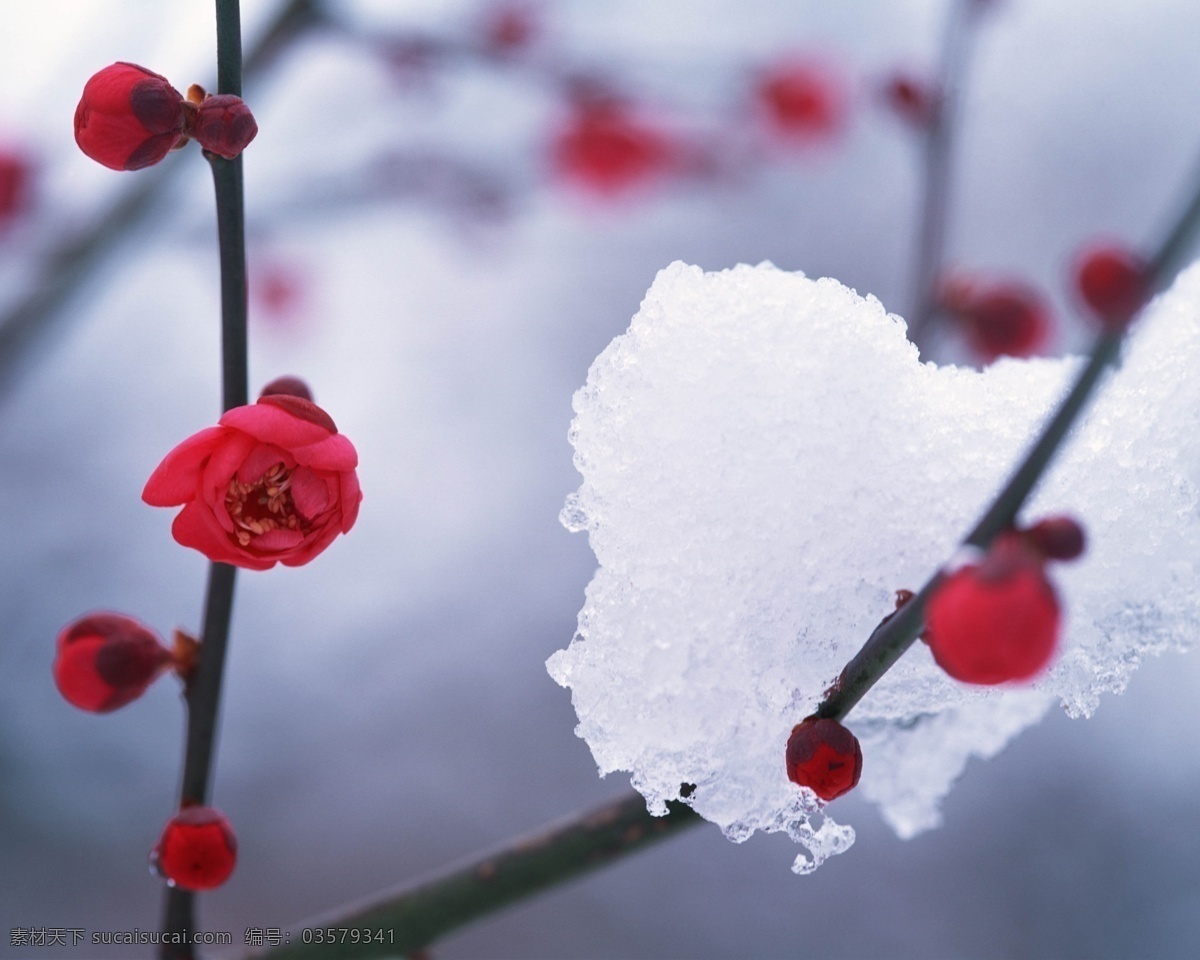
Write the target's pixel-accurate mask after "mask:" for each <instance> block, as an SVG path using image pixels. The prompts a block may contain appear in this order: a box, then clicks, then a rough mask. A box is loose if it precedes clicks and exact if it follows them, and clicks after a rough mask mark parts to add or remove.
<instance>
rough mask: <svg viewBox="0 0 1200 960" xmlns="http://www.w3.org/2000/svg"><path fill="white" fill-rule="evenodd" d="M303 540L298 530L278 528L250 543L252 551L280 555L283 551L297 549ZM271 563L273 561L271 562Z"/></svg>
mask: <svg viewBox="0 0 1200 960" xmlns="http://www.w3.org/2000/svg"><path fill="white" fill-rule="evenodd" d="M303 540H304V534H302V533H301V532H300V531H299V530H288V529H285V528H283V527H280V528H278V529H276V530H268V531H267V532H266V533H264V534H262V535H261V536H258V537H255V538H254V540H253V541H252V543H253V544H254V549H255V550H257V551H260V552H268V551H269V552H270V553H281V552H283V551H284V550H293V549H295V548H296V547H298V546H299V545H300V544H301V542H303ZM271 562H272V563H274V562H275V561H274V560H272V561H271Z"/></svg>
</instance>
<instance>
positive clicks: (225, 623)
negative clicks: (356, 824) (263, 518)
mask: <svg viewBox="0 0 1200 960" xmlns="http://www.w3.org/2000/svg"><path fill="white" fill-rule="evenodd" d="M216 8H217V78H218V79H217V92H218V93H230V94H234V95H235V96H240V95H241V92H242V34H241V29H242V28H241V11H240V8H239V0H216ZM205 157H206V159H207V160H208V162H209V164H210V165H211V166H212V173H213V186H214V190H215V193H216V201H217V240H218V246H219V250H220V263H221V370H222V409H223V410H229V409H230V408H232V407H239V406H242V405H244V404H245V403H247V402H248V398H249V385H248V378H247V353H248V351H247V343H246V236H245V234H246V230H245V203H244V195H243V178H242V158H241V157H237V158H235V159H233V160H225V159H223V158H222V157H218V156H215V155H213V154H210V153H205ZM236 573H237V570H236V568H235V567H232V566H229V565H228V564H224V563H214V564H212V565H211V567H210V568H209V578H208V596H207V599H206V600H205V612H204V634H203V638H202V642H201V645H200V662H199V664H198V666H197V669H196V675H195V677H194V679H193V681H192V682H191V684H190V685H189V686H188V691H187V708H188V725H187V747H186V750H185V754H184V770H183V784H182V788H181V790H180V804H179V805H180V807H186V806H192V805H198V804H206V803H207V802H208V799H209V796H210V793H211V779H212V761H213V755H214V753H215V750H216V736H217V719H218V715H219V708H220V702H221V681H222V678H223V675H224V670H225V651H226V648H227V645H228V640H229V625H230V620H231V618H232V616H233V588H234V582H235V574H236ZM194 912H195V911H194V895H193V894H192V893H190V892H189V891H186V890H183V889H180V888H179V887H170V888H168V890H167V896H166V903H165V907H164V917H163V927H164V930H165V931H167V932H168V933H171V934H177V933H183V932H185V931H189V930H192V929H194V928H195V917H194ZM171 939H175V938H174V937H172V938H171ZM182 939H184V940H186V939H187V938H186V937H183V938H182ZM194 955H195V954H194V951H193V950H192V945H191V944H189V943H179V944H176V943H169V944H163V947H162V953H161V956H162V957H163V958H164V960H191V958H192V957H193V956H194Z"/></svg>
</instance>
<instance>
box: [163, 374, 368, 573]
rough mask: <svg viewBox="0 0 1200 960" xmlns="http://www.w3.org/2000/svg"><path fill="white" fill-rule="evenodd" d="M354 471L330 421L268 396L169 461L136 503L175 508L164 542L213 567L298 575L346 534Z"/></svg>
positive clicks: (287, 399) (296, 401)
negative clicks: (171, 540)
mask: <svg viewBox="0 0 1200 960" xmlns="http://www.w3.org/2000/svg"><path fill="white" fill-rule="evenodd" d="M357 466H358V454H357V452H356V451H355V449H354V445H353V444H352V443H351V442H350V441H349V440H348V439H346V437H344V436H342V434H340V433H338V432H337V426H336V425H335V424H334V422H333V419H332V418H331V417H330V416H329V414H327V413H326V412H325V411H324V410H322V409H321V408H320V407H318V406H317V405H316V404H315V403H313V402H312V401H310V400H306V399H304V398H302V397H298V396H291V395H288V394H268V395H267V396H263V397H260V398H259V400H258V402H257V403H254V404H249V405H247V406H244V407H235V408H234V409H232V410H229V411H227V412H226V413H225V415H224V416H222V417H221V419H220V421H219V422H218V425H217V426H215V427H207V428H206V429H204V430H201V431H200V432H199V433H197V434H194V435H193V436H191V437H189V438H188V439H187V440H184V441H183V442H182V443H181V444H179V445H178V446H177V447H176V448H175V449H174V450H172V451H171V452H170V453H168V454H167V456H166V457H165V458H164V459H163V461H162V463H160V464H159V465H158V467H157V468H156V469H155V471H154V473H153V474H151V476H150V479H149V480H148V481H147V482H146V488H145V490H143V491H142V499H143V500H144V501H145V502H146V503H148V504H150V505H151V506H156V507H174V506H180V505H182V506H183V510H182V511H181V512H180V513H179V515H178V516H177V517H176V518H175V522H174V524H173V525H172V527H171V533H172V535H173V536H174V537H175V539H176V540H177V541H178V542H179V543H181V544H182V545H183V546H185V547H192V548H193V549H196V550H199V551H200V552H201V553H203V554H204V555H205V556H206V557H208V558H209V559H210V560H212V561H214V562H218V563H231V564H233V565H234V566H238V567H246V568H248V569H251V570H268V569H270V568H271V567H273V566H275V564H276V563H283V564H284V565H285V566H289V567H298V566H301V565H302V564H305V563H308V561H310V560H311V559H312V558H313V557H315V556H316V555H317V554H319V553H321V551H323V550H324V549H325V548H326V547H328V546H329V544H330V543H331V542H332V541H333V539H334V538H335V537H336V536H337V535H338V534H339V533H347V532H349V530H350V528H351V527H352V526H354V521H355V520H356V519H357V517H358V506H359V502H360V501H361V500H362V493H361V491H360V490H359V486H358V475H357V474H356V473H355V467H357Z"/></svg>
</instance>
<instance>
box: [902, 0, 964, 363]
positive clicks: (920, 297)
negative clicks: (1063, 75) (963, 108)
mask: <svg viewBox="0 0 1200 960" xmlns="http://www.w3.org/2000/svg"><path fill="white" fill-rule="evenodd" d="M978 8H979V2H978V0H952V2H951V4H950V9H949V11H948V13H947V19H946V26H945V29H944V32H943V34H942V51H941V61H940V63H939V65H938V76H937V86H936V89H935V96H934V101H933V113H932V116H931V118H930V122H929V126H928V128H927V130H926V133H925V141H924V145H923V146H924V157H923V162H922V169H921V209H920V215H919V221H918V226H917V246H916V251H915V254H914V262H913V276H912V292H911V294H910V296H911V297H912V306H911V309H910V311H909V314H908V336H909V339H911V340H912V341H913V342H914V343H916V344H920V343H921V340H922V338H923V337H924V336H925V335H926V333H927V332H928V329H929V325H930V324H931V323H932V322H933V319H934V317H935V316H936V314H937V283H938V277H939V275H940V274H941V272H942V262H943V259H944V256H945V247H946V222H947V219H948V211H949V206H950V203H949V200H950V186H951V169H952V164H951V152H952V150H953V146H954V134H955V124H956V122H957V119H958V101H959V87H960V84H961V82H962V76H963V73H964V72H965V70H966V63H967V55H968V52H969V51H968V43H969V41H970V39H971V30H972V27H973V26H974V23H975V20H976V18H977V17H978V15H979V13H980V11H979V9H978Z"/></svg>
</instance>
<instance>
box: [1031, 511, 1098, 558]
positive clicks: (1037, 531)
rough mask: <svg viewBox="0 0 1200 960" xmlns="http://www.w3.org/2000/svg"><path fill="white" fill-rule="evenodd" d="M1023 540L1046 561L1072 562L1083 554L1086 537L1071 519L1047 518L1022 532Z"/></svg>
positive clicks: (1081, 528) (1077, 524)
mask: <svg viewBox="0 0 1200 960" xmlns="http://www.w3.org/2000/svg"><path fill="white" fill-rule="evenodd" d="M1024 533H1025V539H1026V540H1027V541H1028V542H1029V543H1030V544H1031V545H1032V546H1033V548H1034V549H1035V550H1037V551H1038V552H1039V553H1040V554H1041V555H1042V556H1043V557H1045V558H1046V559H1047V560H1074V559H1075V558H1076V557H1079V556H1080V555H1082V554H1083V549H1084V546H1085V540H1086V537H1085V536H1084V533H1083V527H1081V526H1080V525H1079V521H1077V520H1075V519H1074V518H1073V517H1047V518H1046V519H1044V520H1039V521H1038V522H1037V523H1035V524H1034V525H1033V526H1032V527H1030V528H1029V529H1028V530H1026V531H1024Z"/></svg>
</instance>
